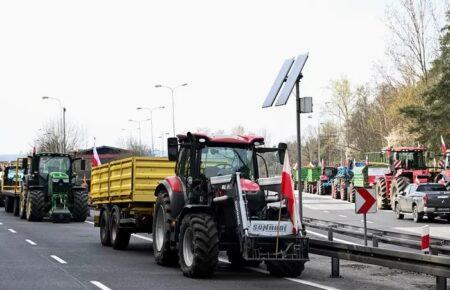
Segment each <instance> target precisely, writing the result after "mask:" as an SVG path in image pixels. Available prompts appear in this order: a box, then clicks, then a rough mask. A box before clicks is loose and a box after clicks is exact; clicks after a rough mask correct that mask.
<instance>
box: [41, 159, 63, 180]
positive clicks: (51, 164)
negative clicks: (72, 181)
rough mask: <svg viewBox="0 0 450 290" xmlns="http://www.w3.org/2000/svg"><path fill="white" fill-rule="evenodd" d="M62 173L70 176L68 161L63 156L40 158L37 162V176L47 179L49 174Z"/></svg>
mask: <svg viewBox="0 0 450 290" xmlns="http://www.w3.org/2000/svg"><path fill="white" fill-rule="evenodd" d="M52 172H63V173H66V174H67V175H70V159H69V157H65V156H42V157H41V158H40V160H39V175H40V176H41V177H42V178H47V176H48V174H49V173H52Z"/></svg>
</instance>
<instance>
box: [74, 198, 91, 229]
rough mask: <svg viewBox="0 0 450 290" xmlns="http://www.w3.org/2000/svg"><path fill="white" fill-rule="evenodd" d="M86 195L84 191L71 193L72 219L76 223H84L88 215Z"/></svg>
mask: <svg viewBox="0 0 450 290" xmlns="http://www.w3.org/2000/svg"><path fill="white" fill-rule="evenodd" d="M88 199H89V197H88V194H87V192H86V191H74V192H73V211H72V218H73V220H74V221H76V222H84V221H85V220H86V218H87V216H88V214H89V205H88Z"/></svg>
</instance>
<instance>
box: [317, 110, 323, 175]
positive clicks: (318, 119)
mask: <svg viewBox="0 0 450 290" xmlns="http://www.w3.org/2000/svg"><path fill="white" fill-rule="evenodd" d="M317 132H318V134H317V162H318V163H319V164H320V118H319V117H318V118H317ZM322 170H323V168H322Z"/></svg>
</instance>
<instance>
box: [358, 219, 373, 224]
mask: <svg viewBox="0 0 450 290" xmlns="http://www.w3.org/2000/svg"><path fill="white" fill-rule="evenodd" d="M361 221H362V222H364V220H361ZM367 223H368V224H373V222H372V221H367Z"/></svg>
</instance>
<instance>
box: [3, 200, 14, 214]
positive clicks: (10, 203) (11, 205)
mask: <svg viewBox="0 0 450 290" xmlns="http://www.w3.org/2000/svg"><path fill="white" fill-rule="evenodd" d="M13 209H14V200H13V198H12V197H10V196H6V197H5V212H13Z"/></svg>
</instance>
